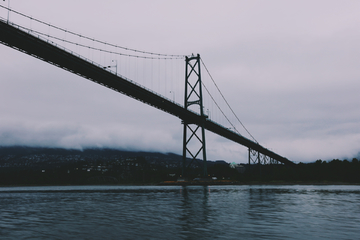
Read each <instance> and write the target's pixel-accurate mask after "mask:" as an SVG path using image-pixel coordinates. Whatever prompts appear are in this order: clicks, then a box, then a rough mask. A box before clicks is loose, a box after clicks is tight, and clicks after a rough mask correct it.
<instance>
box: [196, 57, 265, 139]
mask: <svg viewBox="0 0 360 240" xmlns="http://www.w3.org/2000/svg"><path fill="white" fill-rule="evenodd" d="M200 60H201V63H202V64H203V66H204V68H205V70H206V72H207V73H208V74H209V76H210V78H211V80H212V82H213V83H214V85H215V87H216V89H217V90H218V92H219V93H220V95H221V97H222V98H223V99H224V101H225V103H226V105H227V106H228V107H229V109H230V110H231V112H232V113H233V114H234V116H235V118H236V119H237V120H238V121H239V123H240V124H241V126H242V127H243V128H244V129H245V131H246V132H247V133H248V134H249V135H250V137H251V138H252V139H253V140H254V141H255V142H256V143H258V141H256V139H255V138H254V137H253V135H251V133H250V132H249V130H247V128H246V127H245V126H244V124H243V123H242V122H241V121H240V119H239V118H238V116H237V115H236V114H235V112H234V110H233V109H232V108H231V107H230V104H229V103H228V101H227V100H226V99H225V97H224V95H223V94H222V92H221V91H220V89H219V87H218V86H217V84H216V83H215V80H214V79H213V77H212V76H211V74H210V72H209V70H208V69H207V67H206V65H205V63H204V61H203V60H202V59H200ZM204 87H205V86H204ZM205 89H206V87H205ZM206 91H207V92H209V91H208V90H207V89H206ZM209 95H210V93H209ZM210 96H211V95H210ZM211 98H212V96H211ZM212 99H213V98H212ZM213 100H214V99H213ZM214 102H215V101H214ZM215 104H216V105H217V106H218V104H217V103H216V102H215ZM218 107H219V106H218ZM220 111H221V110H220ZM221 112H222V111H221ZM223 114H224V113H223ZM226 119H228V118H227V117H226ZM228 121H229V119H228ZM231 125H232V124H231ZM232 126H233V125H232ZM235 130H236V129H235ZM236 131H237V130H236Z"/></svg>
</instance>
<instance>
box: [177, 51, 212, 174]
mask: <svg viewBox="0 0 360 240" xmlns="http://www.w3.org/2000/svg"><path fill="white" fill-rule="evenodd" d="M185 62H186V66H185V98H184V108H185V109H187V110H188V109H189V107H190V106H192V105H198V107H199V108H197V107H196V106H192V109H191V110H192V111H195V112H197V113H198V114H199V115H200V117H201V122H200V124H195V123H192V122H189V121H186V120H184V121H183V124H184V135H183V170H182V176H183V177H184V176H185V175H186V174H187V173H186V171H187V168H189V167H190V166H191V164H192V163H193V161H194V160H195V159H197V157H198V156H199V154H200V153H201V152H202V154H203V176H204V177H206V176H207V166H206V148H205V128H204V123H205V120H206V118H207V116H206V115H204V106H203V97H202V96H203V95H202V83H201V71H200V55H199V54H198V55H197V56H191V57H190V58H189V57H186V58H185ZM194 107H195V110H194ZM196 108H197V109H196ZM188 133H189V135H188ZM188 153H189V154H190V156H191V162H190V164H189V165H188V166H186V159H187V157H186V156H187V154H188Z"/></svg>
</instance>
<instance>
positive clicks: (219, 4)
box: [0, 0, 360, 163]
mask: <svg viewBox="0 0 360 240" xmlns="http://www.w3.org/2000/svg"><path fill="white" fill-rule="evenodd" d="M0 4H1V5H2V6H8V0H6V1H1V3H0ZM10 7H11V8H12V9H14V10H16V11H19V12H22V13H24V14H27V15H30V16H32V17H34V18H37V19H40V20H42V21H44V22H49V23H51V24H53V25H56V26H59V27H62V28H65V29H67V30H69V31H73V32H77V33H79V34H82V35H86V36H89V37H92V38H96V39H99V40H103V41H106V42H110V43H114V44H116V45H119V46H124V47H128V48H134V49H139V50H144V51H150V52H158V53H166V54H182V55H190V54H192V53H194V54H197V53H199V54H200V55H201V57H202V59H203V61H204V63H205V64H206V66H207V68H208V69H209V71H210V72H211V75H212V76H213V78H214V80H215V81H216V83H217V85H218V86H219V88H220V90H221V91H222V92H223V94H224V95H225V97H226V98H227V101H228V102H229V104H230V105H231V106H232V108H233V109H234V111H235V112H236V114H237V116H238V117H239V119H240V120H241V121H242V123H243V124H244V125H245V126H246V128H247V129H248V130H249V131H250V133H251V134H252V135H253V136H254V137H255V138H256V140H257V141H258V142H259V143H260V144H261V145H263V146H265V147H267V148H269V149H271V150H273V151H275V152H276V153H278V154H280V155H282V156H284V157H287V158H288V159H289V160H293V161H296V162H300V161H301V162H310V161H315V160H317V159H322V160H331V159H334V158H339V159H344V158H349V159H351V158H352V157H354V156H358V154H359V152H360V97H359V90H360V14H359V12H360V1H357V0H356V1H350V0H348V1H331V0H324V1H314V0H311V1H305V0H301V1H265V0H264V1H254V0H252V1H241V0H234V1H209V0H206V1H196V0H195V1H194V0H193V1H136V0H135V1H134V0H131V1H115V0H113V1H93V0H86V1H85V0H77V1H70V0H65V1H45V0H32V1H28V0H16V1H15V0H12V1H11V2H10ZM0 17H2V18H5V19H6V18H7V17H8V12H7V11H4V10H3V9H0ZM9 20H10V21H19V23H20V22H21V24H23V25H25V26H26V27H28V28H36V27H37V26H36V25H37V23H36V22H34V21H30V20H24V19H23V20H21V19H17V18H16V16H15V14H14V13H10V15H9ZM44 29H45V30H44ZM44 29H43V30H44V31H47V34H55V31H54V30H51V29H50V28H48V29H46V28H44ZM0 34H1V33H0ZM61 37H63V38H66V39H71V36H69V35H67V34H63V36H61ZM80 41H83V40H80ZM65 47H67V46H65ZM69 48H70V46H69ZM75 50H76V49H75ZM80 51H81V50H80ZM88 52H89V51H88ZM89 54H90V55H91V54H93V53H89ZM0 56H1V57H0V86H1V87H0V113H1V114H0V145H1V146H10V145H27V146H48V147H67V148H78V149H79V148H84V147H112V148H121V149H128V150H142V151H159V152H174V153H177V154H181V153H182V131H183V126H182V125H181V121H180V119H178V118H176V117H173V116H171V115H168V114H166V113H163V112H161V111H159V110H157V109H155V108H152V107H150V106H147V105H145V104H142V103H140V102H137V101H136V100H134V99H131V98H129V97H126V96H124V95H121V94H119V93H117V92H114V91H112V90H110V89H107V88H104V87H103V86H100V85H97V84H95V83H92V82H91V81H89V80H86V79H83V78H81V77H79V76H77V75H74V74H71V73H69V72H66V71H64V70H62V69H59V68H57V67H55V66H52V65H50V64H48V63H45V62H42V61H40V60H38V59H35V58H33V57H30V56H28V55H25V54H23V53H21V52H18V51H16V50H14V49H11V48H9V47H6V46H4V45H0ZM100 58H101V57H100ZM111 59H112V58H111V57H109V58H107V59H106V58H104V59H102V61H103V62H99V63H100V64H104V65H108V64H111ZM117 61H118V72H119V73H120V74H123V75H125V76H126V74H125V73H124V72H122V71H126V70H125V69H124V67H123V65H122V60H121V59H118V58H117ZM166 64H167V63H166ZM166 64H165V65H166ZM169 65H170V66H171V67H169ZM169 65H166V66H168V68H167V69H172V70H171V71H172V74H173V75H178V76H179V79H180V80H179V79H175V81H176V83H169V82H167V83H166V84H167V85H165V87H163V86H164V85H162V86H161V87H163V88H164V89H165V90H164V89H163V92H161V94H163V95H165V96H166V97H168V98H170V99H172V100H176V101H177V102H180V103H181V104H182V101H183V100H181V97H180V96H181V95H182V94H183V93H182V91H183V85H184V75H185V74H184V69H183V66H184V62H183V60H180V63H179V60H177V62H176V63H171V64H169ZM174 66H175V67H174ZM176 66H177V67H176ZM122 67H123V68H122ZM179 68H180V70H179ZM173 69H175V70H173ZM128 71H129V70H128ZM166 71H170V70H166ZM139 72H140V71H137V72H136V73H135V74H137V75H141V74H143V75H146V74H144V73H139ZM202 73H203V75H204V74H205V70H204V69H202ZM167 74H168V73H167ZM129 77H130V76H129ZM137 77H139V76H137ZM139 79H141V76H140V77H139ZM151 81H152V80H151ZM179 82H180V83H179ZM140 83H141V82H140ZM141 84H143V85H147V84H148V85H147V86H148V87H149V88H151V87H153V90H155V91H157V89H156V88H157V85H159V83H157V85H156V84H154V85H156V86H152V84H153V83H152V82H151V84H150V82H148V83H144V82H142V83H141ZM179 84H180V87H178V86H179ZM205 107H206V108H207V109H208V111H209V112H210V113H209V114H210V115H212V114H214V115H215V110H213V107H212V106H211V107H210V106H205ZM214 117H215V116H214ZM214 120H215V121H216V119H214ZM221 124H224V125H225V126H226V123H222V122H221ZM229 127H230V126H229ZM236 127H237V128H238V129H239V131H240V132H241V134H243V135H244V136H246V137H248V138H250V137H249V135H247V133H246V132H245V131H244V129H241V127H240V125H239V124H237V125H236ZM206 134H207V135H206V136H207V139H206V141H207V155H208V158H209V159H210V160H216V159H223V160H226V161H227V162H238V163H240V162H247V148H245V147H243V146H241V145H237V144H235V143H232V142H229V141H227V140H225V139H223V138H221V137H218V136H215V135H213V134H211V133H209V132H206Z"/></svg>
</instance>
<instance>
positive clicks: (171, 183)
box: [0, 181, 360, 188]
mask: <svg viewBox="0 0 360 240" xmlns="http://www.w3.org/2000/svg"><path fill="white" fill-rule="evenodd" d="M234 185H250V186H256V185H258V186H260V185H266V186H281V185H286V186H295V185H304V186H306V185H309V186H310V185H313V186H326V185H328V186H331V185H348V186H359V185H360V183H349V182H327V181H324V182H315V181H312V182H262V181H253V182H236V181H228V182H210V181H209V182H208V181H188V182H185V181H179V182H178V181H165V182H160V183H118V184H10V185H0V188H5V187H51V186H53V187H56V186H234Z"/></svg>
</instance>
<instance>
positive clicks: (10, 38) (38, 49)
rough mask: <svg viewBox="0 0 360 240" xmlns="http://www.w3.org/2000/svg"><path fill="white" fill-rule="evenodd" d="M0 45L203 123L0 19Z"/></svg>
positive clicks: (237, 138)
mask: <svg viewBox="0 0 360 240" xmlns="http://www.w3.org/2000/svg"><path fill="white" fill-rule="evenodd" d="M0 42H1V43H2V44H4V45H6V46H9V47H11V48H14V49H16V50H19V51H21V52H23V53H26V54H28V55H30V56H33V57H36V58H38V59H40V60H43V61H45V62H48V63H50V64H53V65H55V66H57V67H60V68H63V69H65V70H67V71H70V72H72V73H75V74H77V75H79V76H81V77H84V78H87V79H89V80H91V81H93V82H96V83H98V84H101V85H103V86H105V87H108V88H110V89H113V90H115V91H117V92H120V93H122V94H125V95H127V96H129V97H132V98H134V99H136V100H138V101H141V102H143V103H146V104H148V105H150V106H153V107H155V108H158V109H160V110H162V111H164V112H167V113H169V114H171V115H174V116H176V117H178V118H180V119H181V120H183V121H186V122H188V123H194V124H198V125H200V124H201V122H202V121H203V119H202V118H203V117H201V116H200V115H199V114H197V113H195V112H193V111H189V110H187V109H185V108H184V107H183V106H181V105H179V104H177V103H175V102H172V101H171V100H169V99H166V98H164V97H162V96H160V95H158V94H156V93H154V92H152V91H150V90H148V89H146V88H144V87H142V86H140V85H138V84H136V83H134V82H132V81H130V80H127V79H125V78H123V77H120V76H118V75H115V74H113V73H111V72H109V71H108V70H105V69H104V68H103V67H102V66H100V65H97V64H94V63H93V62H91V61H90V60H87V59H84V58H81V57H80V56H77V55H75V54H73V53H72V52H70V51H67V50H65V49H63V48H61V47H59V46H57V45H56V44H53V43H52V42H51V41H48V40H43V39H41V38H40V37H37V36H34V35H31V34H29V33H27V32H25V31H23V30H21V29H19V28H18V27H17V26H16V25H11V23H9V24H8V23H7V22H5V21H4V20H2V19H0ZM204 127H205V129H207V130H208V131H211V132H213V133H215V134H218V135H220V136H223V137H225V138H227V139H229V140H231V141H234V142H236V143H239V144H241V145H243V146H246V147H248V148H251V149H253V150H256V151H258V152H260V153H261V154H264V155H266V156H268V157H270V158H273V159H274V160H277V161H279V162H281V163H284V164H286V165H294V163H293V162H291V161H289V160H288V159H286V158H284V157H282V156H280V155H278V154H276V153H274V152H272V151H270V150H269V149H267V148H264V147H262V146H261V145H259V144H258V143H256V142H254V141H251V140H250V139H248V138H245V137H244V136H242V135H240V134H237V133H235V132H233V131H231V130H229V129H227V128H225V127H224V126H221V125H219V124H217V123H216V122H213V121H211V120H210V119H207V118H206V119H205V124H204Z"/></svg>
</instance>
